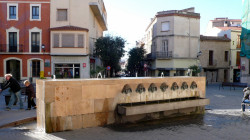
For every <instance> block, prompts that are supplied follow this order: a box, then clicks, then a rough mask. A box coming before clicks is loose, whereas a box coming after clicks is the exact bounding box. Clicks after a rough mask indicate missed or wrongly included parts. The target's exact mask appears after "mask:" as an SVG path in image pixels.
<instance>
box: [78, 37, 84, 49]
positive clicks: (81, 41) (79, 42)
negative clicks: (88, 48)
mask: <svg viewBox="0 0 250 140" xmlns="http://www.w3.org/2000/svg"><path fill="white" fill-rule="evenodd" d="M83 37H84V36H83V35H81V34H79V35H78V47H83V46H84V42H83Z"/></svg>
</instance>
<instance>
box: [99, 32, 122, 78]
mask: <svg viewBox="0 0 250 140" xmlns="http://www.w3.org/2000/svg"><path fill="white" fill-rule="evenodd" d="M125 43H126V41H125V40H124V39H123V38H121V37H113V36H106V37H100V38H98V39H97V40H96V42H95V55H96V56H98V57H99V58H100V59H101V61H102V63H103V66H104V67H107V66H110V67H111V70H110V73H111V75H112V73H113V72H118V71H120V70H121V67H120V65H119V61H120V59H121V57H123V56H124V53H125V50H124V47H125Z"/></svg>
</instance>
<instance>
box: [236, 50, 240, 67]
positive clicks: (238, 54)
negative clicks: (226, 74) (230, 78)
mask: <svg viewBox="0 0 250 140" xmlns="http://www.w3.org/2000/svg"><path fill="white" fill-rule="evenodd" d="M236 66H240V52H237V58H236Z"/></svg>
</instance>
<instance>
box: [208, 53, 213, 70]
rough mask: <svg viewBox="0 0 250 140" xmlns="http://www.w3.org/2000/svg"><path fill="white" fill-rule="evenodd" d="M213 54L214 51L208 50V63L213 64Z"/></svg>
mask: <svg viewBox="0 0 250 140" xmlns="http://www.w3.org/2000/svg"><path fill="white" fill-rule="evenodd" d="M213 55H214V51H209V63H208V64H209V65H210V66H211V65H213Z"/></svg>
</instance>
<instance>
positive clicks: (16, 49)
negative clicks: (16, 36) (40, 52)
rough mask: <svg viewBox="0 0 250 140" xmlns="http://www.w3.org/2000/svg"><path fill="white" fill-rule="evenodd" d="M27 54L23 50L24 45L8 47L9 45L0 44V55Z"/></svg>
mask: <svg viewBox="0 0 250 140" xmlns="http://www.w3.org/2000/svg"><path fill="white" fill-rule="evenodd" d="M24 52H29V51H28V50H25V49H24V45H22V44H17V45H9V44H0V53H24Z"/></svg>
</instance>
